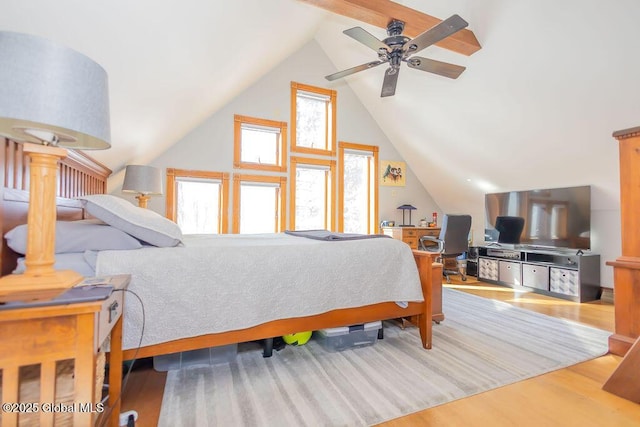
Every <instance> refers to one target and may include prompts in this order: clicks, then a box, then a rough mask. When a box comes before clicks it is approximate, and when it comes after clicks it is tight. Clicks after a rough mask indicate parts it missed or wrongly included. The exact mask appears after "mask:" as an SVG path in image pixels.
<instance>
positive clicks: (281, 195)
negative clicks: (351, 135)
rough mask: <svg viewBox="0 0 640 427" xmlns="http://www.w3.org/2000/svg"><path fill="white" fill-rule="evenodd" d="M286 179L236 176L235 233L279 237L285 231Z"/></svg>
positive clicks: (234, 194) (234, 197) (234, 196)
mask: <svg viewBox="0 0 640 427" xmlns="http://www.w3.org/2000/svg"><path fill="white" fill-rule="evenodd" d="M285 188H286V178H285V177H278V176H262V175H241V174H234V176H233V233H238V234H249V233H279V232H282V231H284V224H285V222H284V209H285V201H286V199H285Z"/></svg>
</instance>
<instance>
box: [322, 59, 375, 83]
mask: <svg viewBox="0 0 640 427" xmlns="http://www.w3.org/2000/svg"><path fill="white" fill-rule="evenodd" d="M385 62H387V61H372V62H367V63H366V64H362V65H358V66H357V67H353V68H348V69H346V70H342V71H338V72H337V73H333V74H329V75H328V76H324V78H325V79H327V80H329V81H333V80H337V79H341V78H342V77H346V76H349V75H351V74H353V73H357V72H358V71H363V70H368V69H369V68H373V67H376V66H378V65H380V64H383V63H385Z"/></svg>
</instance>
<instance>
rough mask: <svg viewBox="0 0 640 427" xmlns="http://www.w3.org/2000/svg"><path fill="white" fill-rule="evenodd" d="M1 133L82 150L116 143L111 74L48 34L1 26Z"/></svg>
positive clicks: (35, 141) (38, 142)
mask: <svg viewBox="0 0 640 427" xmlns="http://www.w3.org/2000/svg"><path fill="white" fill-rule="evenodd" d="M0 58H2V66H0V136H4V137H7V138H10V139H13V140H15V141H18V142H33V143H37V144H43V143H44V144H45V145H59V146H62V147H68V148H77V149H83V150H86V149H105V148H109V147H110V146H111V133H110V124H109V95H108V83H107V73H106V72H105V70H104V69H103V68H102V67H101V66H100V65H98V64H97V63H95V62H94V61H92V60H91V59H89V58H88V57H86V56H84V55H83V54H81V53H79V52H76V51H75V50H72V49H69V48H67V47H65V46H62V45H59V44H57V43H54V42H52V41H50V40H47V39H44V38H42V37H38V36H33V35H28V34H21V33H14V32H7V31H0Z"/></svg>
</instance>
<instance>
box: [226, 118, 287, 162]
mask: <svg viewBox="0 0 640 427" xmlns="http://www.w3.org/2000/svg"><path fill="white" fill-rule="evenodd" d="M286 139H287V124H286V123H285V122H276V121H273V120H266V119H258V118H255V117H246V116H240V115H235V116H234V148H233V159H234V161H233V166H234V167H236V168H242V169H260V170H266V171H276V172H286V170H287V161H286V157H287V150H286V146H287V144H286Z"/></svg>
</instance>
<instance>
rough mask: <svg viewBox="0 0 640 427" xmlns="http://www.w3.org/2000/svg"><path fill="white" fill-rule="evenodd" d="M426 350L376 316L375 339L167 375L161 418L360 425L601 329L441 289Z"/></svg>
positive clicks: (536, 366)
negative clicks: (440, 314)
mask: <svg viewBox="0 0 640 427" xmlns="http://www.w3.org/2000/svg"><path fill="white" fill-rule="evenodd" d="M443 309H444V313H445V316H446V319H445V320H444V321H443V322H442V323H441V324H439V325H434V331H433V334H434V336H433V348H432V349H431V350H424V349H422V347H421V346H420V341H419V334H418V331H417V329H416V328H414V327H409V328H406V329H404V330H402V329H401V328H400V327H399V326H398V324H397V323H395V322H385V323H384V325H385V326H384V339H382V340H378V341H377V342H376V343H375V344H373V345H371V346H368V347H362V348H356V349H350V350H344V351H341V352H328V351H326V350H325V349H324V348H323V347H322V346H321V345H320V344H319V343H318V342H317V341H315V340H314V339H312V340H311V341H310V342H308V343H307V344H306V345H304V346H300V347H293V346H287V347H286V348H284V349H283V350H281V351H279V352H274V355H273V357H271V358H266V359H265V358H263V357H262V354H261V352H260V351H259V350H254V351H247V352H240V353H239V354H238V357H237V358H236V360H235V361H234V362H232V363H226V364H220V365H214V366H196V367H190V368H185V369H182V370H176V371H170V372H169V373H168V375H167V383H166V387H165V392H164V397H163V402H162V408H161V413H160V420H159V425H161V426H196V425H197V426H252V427H253V426H304V425H307V426H367V425H372V424H376V423H380V422H382V421H386V420H389V419H393V418H397V417H400V416H402V415H406V414H409V413H412V412H416V411H420V410H423V409H426V408H430V407H433V406H436V405H440V404H443V403H446V402H450V401H452V400H456V399H460V398H463V397H467V396H471V395H474V394H477V393H481V392H484V391H487V390H491V389H494V388H496V387H500V386H503V385H507V384H511V383H514V382H517V381H520V380H523V379H526V378H531V377H534V376H537V375H540V374H544V373H546V372H550V371H553V370H556V369H560V368H563V367H566V366H569V365H572V364H575V363H578V362H582V361H585V360H589V359H592V358H595V357H598V356H601V355H603V354H606V353H607V350H608V347H607V338H608V336H609V335H610V333H609V332H607V331H603V330H599V329H595V328H591V327H588V326H584V325H581V324H578V323H575V322H572V321H568V320H562V319H557V318H553V317H550V316H546V315H543V314H538V313H535V312H532V311H529V310H524V309H521V308H518V307H513V306H511V305H509V304H507V303H503V302H499V301H495V300H490V299H485V298H481V297H477V296H474V295H469V294H465V293H463V292H459V291H455V290H452V289H446V288H445V289H443Z"/></svg>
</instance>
